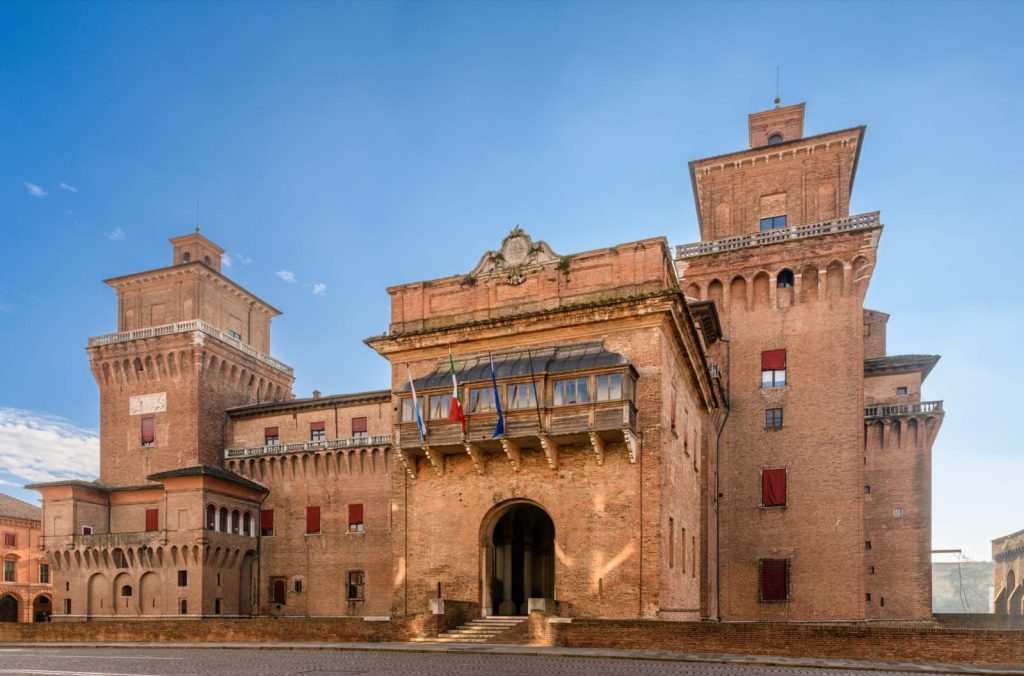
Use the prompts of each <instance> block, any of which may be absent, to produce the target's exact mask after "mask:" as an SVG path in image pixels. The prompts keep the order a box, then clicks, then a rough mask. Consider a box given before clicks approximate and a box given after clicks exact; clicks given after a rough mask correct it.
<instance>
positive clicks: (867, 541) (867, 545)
mask: <svg viewBox="0 0 1024 676" xmlns="http://www.w3.org/2000/svg"><path fill="white" fill-rule="evenodd" d="M864 549H871V540H865V541H864Z"/></svg>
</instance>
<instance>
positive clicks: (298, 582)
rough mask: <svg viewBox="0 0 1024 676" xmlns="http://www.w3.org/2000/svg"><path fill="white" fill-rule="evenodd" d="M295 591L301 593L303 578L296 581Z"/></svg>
mask: <svg viewBox="0 0 1024 676" xmlns="http://www.w3.org/2000/svg"><path fill="white" fill-rule="evenodd" d="M295 593H296V594H301V593H302V580H296V581H295Z"/></svg>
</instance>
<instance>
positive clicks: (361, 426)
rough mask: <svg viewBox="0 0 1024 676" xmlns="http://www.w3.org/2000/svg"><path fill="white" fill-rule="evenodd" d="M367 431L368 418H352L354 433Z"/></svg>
mask: <svg viewBox="0 0 1024 676" xmlns="http://www.w3.org/2000/svg"><path fill="white" fill-rule="evenodd" d="M360 433H364V434H365V433H366V418H352V434H360Z"/></svg>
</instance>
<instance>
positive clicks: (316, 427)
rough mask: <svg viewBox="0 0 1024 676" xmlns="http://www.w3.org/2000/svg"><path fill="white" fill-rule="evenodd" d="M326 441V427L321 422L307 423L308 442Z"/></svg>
mask: <svg viewBox="0 0 1024 676" xmlns="http://www.w3.org/2000/svg"><path fill="white" fill-rule="evenodd" d="M326 439H327V425H326V424H325V423H322V422H311V423H309V440H310V441H325V440H326Z"/></svg>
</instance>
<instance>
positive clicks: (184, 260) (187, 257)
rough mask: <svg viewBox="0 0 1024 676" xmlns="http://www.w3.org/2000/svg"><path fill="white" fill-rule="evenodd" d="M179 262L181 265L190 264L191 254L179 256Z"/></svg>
mask: <svg viewBox="0 0 1024 676" xmlns="http://www.w3.org/2000/svg"><path fill="white" fill-rule="evenodd" d="M181 262H182V263H191V262H192V254H190V253H189V252H187V251H186V252H185V253H183V254H181Z"/></svg>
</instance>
